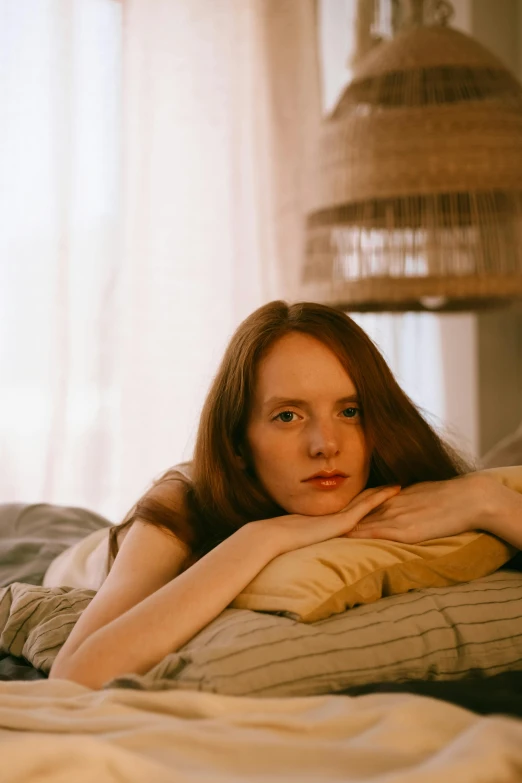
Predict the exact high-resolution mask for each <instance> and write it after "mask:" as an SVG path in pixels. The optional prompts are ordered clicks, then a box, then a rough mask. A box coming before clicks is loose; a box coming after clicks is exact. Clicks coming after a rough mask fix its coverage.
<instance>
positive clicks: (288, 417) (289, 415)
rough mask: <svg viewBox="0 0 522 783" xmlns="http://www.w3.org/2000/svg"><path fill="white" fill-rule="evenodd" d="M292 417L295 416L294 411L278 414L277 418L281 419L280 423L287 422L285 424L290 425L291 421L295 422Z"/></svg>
mask: <svg viewBox="0 0 522 783" xmlns="http://www.w3.org/2000/svg"><path fill="white" fill-rule="evenodd" d="M292 416H295V413H293V411H282V412H281V413H278V414H277V416H276V417H275V418H276V419H279V421H283V422H285V424H289V423H290V422H291V421H293V419H292Z"/></svg>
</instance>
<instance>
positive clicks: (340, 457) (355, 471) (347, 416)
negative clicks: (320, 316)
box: [247, 332, 370, 516]
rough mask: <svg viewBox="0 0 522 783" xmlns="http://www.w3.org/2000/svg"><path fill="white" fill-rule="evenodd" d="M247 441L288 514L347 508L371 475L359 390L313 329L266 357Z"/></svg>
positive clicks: (276, 347)
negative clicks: (358, 397) (358, 396)
mask: <svg viewBox="0 0 522 783" xmlns="http://www.w3.org/2000/svg"><path fill="white" fill-rule="evenodd" d="M247 440H248V445H249V448H250V453H251V456H252V460H253V466H254V469H255V472H256V475H257V477H258V479H259V480H260V482H261V483H262V485H263V487H264V488H265V490H266V491H267V492H268V494H269V495H270V497H271V498H272V499H273V500H275V502H276V503H277V504H278V505H279V506H281V507H282V508H284V509H285V511H287V512H288V513H291V514H306V515H309V516H315V515H322V514H330V513H334V512H336V511H340V510H341V509H342V508H344V507H345V506H347V505H348V503H350V501H351V500H352V499H353V498H354V497H355V495H357V494H358V493H359V492H361V491H362V490H363V489H364V487H365V486H366V483H367V481H368V474H369V468H370V455H369V454H368V449H367V447H366V440H365V436H364V430H363V426H362V421H361V411H360V408H359V403H358V401H357V390H356V388H355V386H354V384H353V382H352V380H351V378H350V376H349V375H348V373H347V372H346V370H345V369H344V368H343V366H342V365H341V363H340V362H339V360H338V358H337V357H336V356H335V354H334V353H332V351H331V350H330V349H329V348H327V347H326V346H325V345H324V344H323V343H321V342H320V341H319V340H317V339H315V338H314V337H310V336H309V335H306V334H302V333H300V332H291V333H290V334H287V335H285V336H284V337H282V338H281V339H280V340H278V341H277V342H276V343H275V344H274V345H273V346H272V348H271V349H270V351H269V352H268V354H267V355H266V356H265V358H264V359H263V360H262V361H261V362H260V364H259V367H258V374H257V384H256V389H255V395H254V402H253V407H252V412H251V415H250V420H249V424H248V427H247ZM321 472H322V473H323V474H324V475H322V476H319V477H317V478H311V477H313V476H316V475H317V474H318V473H321Z"/></svg>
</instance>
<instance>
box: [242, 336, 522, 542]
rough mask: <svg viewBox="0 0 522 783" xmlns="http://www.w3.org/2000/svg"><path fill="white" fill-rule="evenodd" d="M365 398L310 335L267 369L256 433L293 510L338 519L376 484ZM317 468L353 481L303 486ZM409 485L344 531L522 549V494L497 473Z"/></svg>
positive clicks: (282, 499)
mask: <svg viewBox="0 0 522 783" xmlns="http://www.w3.org/2000/svg"><path fill="white" fill-rule="evenodd" d="M356 397H357V394H356V389H355V386H354V384H353V382H352V380H351V378H350V377H349V376H348V374H347V373H346V372H345V370H344V369H343V367H342V365H341V364H340V362H339V360H338V359H337V357H336V356H335V355H334V354H333V353H332V352H331V351H330V350H329V349H328V348H327V347H325V346H324V345H323V344H322V343H321V342H319V341H318V340H316V339H315V338H313V337H310V336H308V335H305V334H301V333H299V332H294V333H291V334H289V335H286V336H285V337H284V338H282V339H281V340H280V341H279V342H278V343H277V344H276V345H275V346H274V347H273V349H272V351H271V352H270V353H269V354H268V356H267V357H266V359H265V360H264V361H263V362H262V363H261V365H260V368H259V379H258V385H257V389H256V397H255V401H254V408H253V411H252V416H251V420H250V424H249V428H248V433H247V435H248V441H249V445H250V449H251V451H252V454H253V457H254V464H255V468H256V473H257V475H258V476H259V477H260V479H261V480H262V482H263V484H264V486H265V488H266V489H267V491H268V492H269V494H270V495H271V496H272V497H273V498H274V499H275V500H276V501H277V502H278V503H279V505H281V506H282V507H283V508H285V509H287V510H288V511H291V512H294V513H301V514H307V515H321V514H328V513H335V512H337V511H340V510H341V509H343V508H344V507H345V506H346V505H347V504H348V503H349V502H350V501H352V500H353V498H354V497H355V496H356V495H357V494H358V493H359V492H361V490H362V489H363V488H364V486H365V485H366V482H367V479H368V471H369V455H368V453H367V449H366V443H365V438H364V432H363V427H362V419H361V416H360V414H361V412H360V410H359V404H358V402H357V401H356ZM274 398H278V399H276V400H274ZM343 398H344V399H343ZM285 400H286V401H289V400H291V401H293V403H295V402H296V401H297V400H302V401H303V403H301V404H293V403H292V404H287V402H285ZM341 400H342V401H341ZM283 412H286V415H281V414H282V413H283ZM274 417H279V419H278V420H274ZM281 419H285V420H286V421H281ZM314 467H315V468H317V469H322V468H325V469H326V470H333V469H336V468H338V469H341V470H343V471H344V472H346V473H348V475H349V480H348V481H346V482H344V483H343V486H342V487H340V488H339V490H338V491H333V492H328V493H322V492H317V491H314V488H313V487H308V486H307V485H303V484H302V481H301V479H302V478H303V477H304V476H307V475H309V474H310V473H312V472H313V471H314ZM399 489H400V488H397V491H394V490H393V488H392V489H391V492H392V496H391V497H390V498H388V499H387V500H385V501H384V502H383V503H382V504H380V505H379V506H377V507H376V508H375V509H374V510H373V511H371V512H369V514H368V515H367V516H366V517H364V518H363V519H362V520H361V521H360V522H359V523H358V524H357V525H356V528H354V529H352V530H351V531H349V532H348V533H346V534H344V535H345V536H348V537H351V538H382V539H389V540H393V541H399V542H403V543H409V544H414V543H421V542H423V541H428V540H431V539H434V538H443V537H446V536H453V535H458V534H459V533H464V532H467V531H470V530H476V529H481V530H486V531H488V532H491V533H494V534H495V535H498V536H499V537H500V538H504V539H505V540H506V541H508V542H509V543H512V544H513V545H514V546H517V547H522V532H521V531H522V524H521V522H522V496H521V495H520V494H519V493H517V492H514V491H512V490H510V489H508V488H507V487H504V486H503V485H502V484H500V483H499V482H498V481H496V480H495V479H493V478H491V477H489V476H487V475H483V474H468V475H466V476H461V477H459V478H456V479H452V480H451V481H437V482H435V481H433V482H423V483H420V484H415V485H413V486H411V487H408V488H406V489H403V490H401V491H400V492H399Z"/></svg>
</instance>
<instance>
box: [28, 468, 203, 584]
mask: <svg viewBox="0 0 522 783" xmlns="http://www.w3.org/2000/svg"><path fill="white" fill-rule="evenodd" d="M190 467H191V463H190V462H183V463H181V464H179V465H175V466H174V467H173V468H170V470H176V471H178V472H179V473H181V474H182V475H183V476H184V477H185V478H186V479H187V480H188V481H190V480H191V471H190ZM127 516H128V515H127ZM112 527H114V525H112V524H111V525H110V526H109V527H105V528H102V529H101V530H95V531H94V533H91V534H90V535H88V536H86V537H85V538H82V540H81V541H78V542H77V543H76V544H73V546H71V547H69V548H68V549H66V550H65V551H64V552H62V553H61V554H59V555H58V557H56V558H55V559H54V560H53V561H52V563H51V565H50V566H49V568H48V569H47V571H46V572H45V576H44V578H43V582H42V585H43V586H44V587H81V588H87V589H89V590H99V589H100V587H101V586H102V584H103V582H104V581H105V579H106V578H107V574H108V570H107V562H108V556H109V531H110V530H111V528H112ZM192 559H193V558H192V557H190V558H189V563H188V564H187V566H186V567H188V566H189V565H192Z"/></svg>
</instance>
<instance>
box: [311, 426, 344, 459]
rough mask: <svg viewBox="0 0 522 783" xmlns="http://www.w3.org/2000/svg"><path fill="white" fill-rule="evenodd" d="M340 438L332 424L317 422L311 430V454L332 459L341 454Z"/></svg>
mask: <svg viewBox="0 0 522 783" xmlns="http://www.w3.org/2000/svg"><path fill="white" fill-rule="evenodd" d="M339 446H340V444H339V438H338V437H337V434H336V431H335V427H333V426H332V425H331V424H317V425H316V426H315V427H313V429H312V430H311V431H310V440H309V449H310V456H312V457H319V456H323V457H324V458H325V459H330V458H331V457H335V455H336V454H339Z"/></svg>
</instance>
